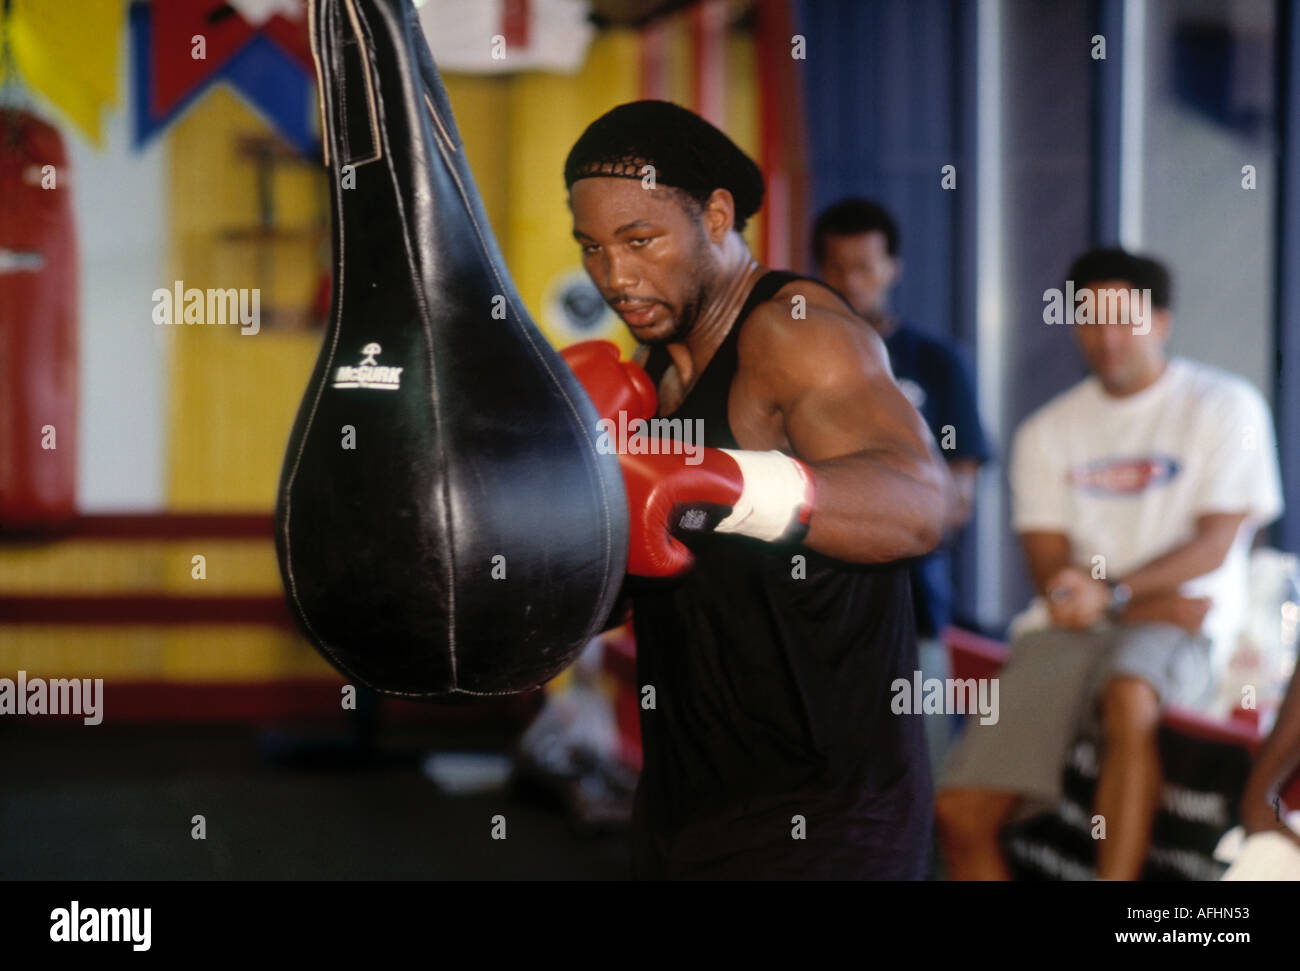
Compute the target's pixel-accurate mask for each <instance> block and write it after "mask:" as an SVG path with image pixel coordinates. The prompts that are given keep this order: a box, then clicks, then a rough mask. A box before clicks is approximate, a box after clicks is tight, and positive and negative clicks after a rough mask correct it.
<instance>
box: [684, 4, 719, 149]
mask: <svg viewBox="0 0 1300 971" xmlns="http://www.w3.org/2000/svg"><path fill="white" fill-rule="evenodd" d="M726 36H727V6H726V3H725V0H701V2H700V3H697V4H696V5H695V6H694V7H692V8H691V41H692V44H691V46H692V66H693V68H694V70H693V73H694V81H695V112H696V114H698V115H699V116H700V117H701V118H704V119H705V120H707V121H709V122H712V123H713V124H714V125H717V126H718V127H719V128H724V127H725V120H726V119H725V114H726V97H725V94H726V57H727V45H726Z"/></svg>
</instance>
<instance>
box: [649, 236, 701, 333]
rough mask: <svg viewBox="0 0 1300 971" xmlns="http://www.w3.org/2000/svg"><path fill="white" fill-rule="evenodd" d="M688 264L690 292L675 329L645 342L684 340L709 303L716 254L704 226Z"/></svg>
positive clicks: (683, 304) (678, 314)
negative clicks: (714, 254) (710, 246)
mask: <svg viewBox="0 0 1300 971" xmlns="http://www.w3.org/2000/svg"><path fill="white" fill-rule="evenodd" d="M697 228H698V227H697ZM689 266H690V290H689V292H690V294H691V295H690V296H689V297H687V298H686V300H685V301H683V303H682V306H681V310H680V311H678V313H677V316H676V317H675V318H674V320H673V329H672V330H671V331H669V332H668V333H667V334H665V335H664V336H663V337H655V338H652V339H650V340H645V341H643V342H642V343H645V344H648V345H650V346H651V347H659V346H661V345H664V344H680V343H682V342H683V341H684V340H686V338H687V337H688V336H689V335H690V333H691V331H693V330H694V329H695V325H696V324H697V323H698V322H699V319H700V312H701V311H702V310H703V309H704V307H706V306H708V302H709V297H710V295H711V294H712V293H713V283H714V277H715V276H716V273H714V272H712V267H713V254H712V253H711V252H710V251H709V240H708V237H707V236H705V235H704V231H703V229H700V230H699V232H698V233H697V234H696V237H695V246H694V252H692V254H691V259H690V262H689Z"/></svg>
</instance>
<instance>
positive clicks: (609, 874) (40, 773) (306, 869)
mask: <svg viewBox="0 0 1300 971" xmlns="http://www.w3.org/2000/svg"><path fill="white" fill-rule="evenodd" d="M512 741H513V738H512V737H509V736H505V735H497V736H494V735H493V733H492V732H491V731H490V730H484V729H474V730H473V733H472V734H470V735H467V733H466V731H465V729H464V727H463V726H461V727H458V728H457V729H456V731H455V735H454V736H451V735H450V734H449V733H448V730H447V729H445V728H443V729H440V728H437V727H431V726H394V727H393V728H392V729H391V731H385V733H384V737H383V740H382V743H381V744H380V746H379V748H378V754H377V756H376V757H373V758H362V757H360V756H359V755H358V753H357V752H356V751H355V750H349V749H348V748H346V746H344V747H342V748H340V747H339V746H337V745H335V744H334V742H335V739H333V738H332V737H331V736H330V735H329V733H328V732H327V731H324V730H320V729H316V728H313V726H310V725H303V726H292V727H291V730H288V731H282V732H278V733H271V732H268V731H265V730H257V729H254V728H251V727H247V726H232V725H219V726H210V727H209V726H178V727H168V728H167V730H166V731H159V729H158V727H157V726H117V727H110V726H98V727H96V728H94V729H93V730H87V729H86V728H85V727H81V726H68V727H67V728H64V727H62V726H51V725H44V726H30V725H28V726H15V725H12V724H8V725H5V726H3V729H2V730H0V762H3V763H4V765H5V770H4V784H3V788H2V789H0V879H10V880H13V879H17V880H32V879H52V880H190V879H196V880H213V879H216V880H278V879H315V880H365V879H371V880H378V879H383V880H394V879H397V880H402V879H420V880H430V879H432V880H439V879H447V880H525V879H546V880H557V879H558V880H563V879H615V880H617V879H625V878H627V877H628V876H630V870H629V855H628V844H627V838H626V835H625V834H623V833H620V832H608V831H607V832H603V833H592V834H586V833H583V832H581V831H579V829H578V828H577V827H576V825H574V824H572V823H571V822H569V820H568V818H567V816H566V815H565V814H564V813H563V812H562V811H561V809H560V808H559V806H558V805H551V804H548V803H547V801H546V800H544V799H541V798H539V795H538V794H537V793H535V792H526V791H524V790H522V789H521V788H520V787H518V786H505V787H502V788H500V789H498V790H496V791H491V792H480V793H477V794H473V795H447V794H445V793H443V792H442V791H440V790H439V788H438V787H437V786H436V785H435V784H434V783H433V782H432V781H430V780H429V779H428V778H426V777H425V775H424V774H423V773H422V771H421V768H420V766H421V763H422V761H423V759H424V757H425V756H426V755H428V754H430V753H431V752H434V751H438V750H443V751H446V750H455V751H465V750H478V751H495V752H505V751H507V750H508V749H509V747H510V744H511V742H512ZM286 753H288V754H292V755H293V756H294V757H295V759H296V766H295V767H286V766H285V765H284V764H282V763H283V758H284V756H285V755H286ZM277 762H280V763H281V764H277ZM497 814H500V815H502V816H504V817H505V819H506V826H507V829H506V835H507V838H506V839H504V840H500V839H492V838H491V828H492V817H493V816H495V815H497ZM195 815H202V816H203V817H204V818H205V821H206V839H194V838H193V837H192V835H191V831H192V829H193V827H194V824H193V823H192V822H191V820H192V817H194V816H195Z"/></svg>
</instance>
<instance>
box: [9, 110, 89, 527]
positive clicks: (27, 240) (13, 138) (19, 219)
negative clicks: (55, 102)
mask: <svg viewBox="0 0 1300 971" xmlns="http://www.w3.org/2000/svg"><path fill="white" fill-rule="evenodd" d="M76 502H77V246H76V235H75V228H74V224H73V215H72V199H71V196H70V195H69V182H68V156H67V152H66V150H65V148H64V144H63V139H62V137H61V136H60V135H59V133H58V131H57V130H56V129H55V128H53V127H52V126H51V125H48V124H46V123H45V122H43V121H41V120H40V119H39V118H36V117H35V116H33V115H31V114H28V113H27V112H25V111H17V110H11V109H0V530H5V531H10V530H15V529H19V530H30V529H37V528H40V527H43V526H50V525H54V524H56V523H58V522H60V521H62V520H65V519H68V518H70V517H71V516H72V515H73V514H74V513H75V511H76Z"/></svg>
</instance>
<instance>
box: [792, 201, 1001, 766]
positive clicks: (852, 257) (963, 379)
mask: <svg viewBox="0 0 1300 971" xmlns="http://www.w3.org/2000/svg"><path fill="white" fill-rule="evenodd" d="M899 253H900V247H899V233H898V225H897V223H895V221H894V218H893V217H892V216H891V215H890V214H889V212H888V211H887V210H886V209H885V208H884V207H882V206H880V205H878V204H877V203H874V202H870V201H868V200H866V199H843V200H841V201H839V202H837V203H835V204H834V205H832V206H831V207H829V208H828V209H826V210H825V211H823V212H822V214H821V215H820V216H818V217H817V221H816V222H815V223H814V224H813V255H814V257H815V258H816V261H817V271H818V275H819V276H820V277H821V278H822V279H823V280H824V281H825V282H826V283H828V284H829V285H830V286H832V287H834V288H835V289H836V290H838V291H839V292H840V294H842V295H843V296H844V298H845V299H846V300H847V301H848V302H849V304H850V305H851V306H852V307H853V309H854V310H855V311H856V312H857V314H858V316H860V317H861V318H862V319H863V320H865V321H866V322H867V323H868V324H870V325H871V326H872V327H874V328H875V329H876V332H877V333H879V334H880V336H881V337H882V338H883V339H884V341H885V346H886V348H888V350H889V361H890V365H891V366H892V367H893V370H894V377H895V379H896V380H897V382H898V385H899V387H900V388H902V390H903V393H904V394H905V395H906V396H907V398H908V399H909V400H910V401H911V402H912V405H913V406H914V407H915V408H916V410H917V411H919V412H920V413H921V417H923V418H924V419H925V423H926V424H927V425H928V426H929V427H930V431H931V433H932V434H933V435H934V439H935V441H936V442H938V444H939V448H940V449H941V451H942V452H943V455H944V456H945V458H947V460H948V470H949V472H951V473H952V478H953V482H954V483H955V484H956V487H957V496H958V501H957V503H956V505H955V507H954V509H953V511H952V515H951V517H950V519H949V521H948V524H947V531H946V537H945V543H944V544H943V545H941V546H940V547H939V548H938V549H937V550H935V551H934V552H933V553H931V554H929V555H928V556H924V557H922V558H920V559H918V560H915V561H913V563H912V597H913V599H914V601H915V603H916V629H917V635H918V637H919V638H920V639H921V666H922V668H924V669H927V672H926V673H927V674H934V675H936V676H940V677H942V676H944V675H945V674H946V668H947V664H946V656H945V654H944V651H943V648H942V646H941V645H940V644H939V643H938V636H939V633H940V631H942V630H943V628H944V627H945V626H947V625H948V624H949V623H951V621H952V600H953V592H952V562H951V552H950V544H951V540H952V538H953V537H954V536H955V535H956V533H957V532H958V531H959V530H960V529H961V528H962V527H963V526H964V525H966V523H967V522H968V521H969V520H970V517H971V512H972V507H973V505H974V497H975V481H976V476H977V473H978V471H979V467H980V465H981V464H982V463H984V462H987V461H988V460H989V459H990V458H991V457H992V456H991V452H990V449H989V446H988V443H987V441H986V440H985V437H984V431H983V428H982V427H981V425H980V420H979V413H978V411H977V408H976V402H975V386H974V382H973V381H972V379H971V374H970V369H969V368H968V367H967V365H966V363H965V361H964V360H963V359H962V358H961V356H960V355H959V354H958V352H957V349H956V347H955V346H953V345H951V344H948V343H945V342H943V341H940V340H938V339H936V338H934V337H930V336H928V335H926V334H924V333H922V332H921V331H919V330H917V329H915V328H914V327H911V326H909V325H908V324H905V323H903V322H902V321H901V320H899V319H898V318H897V317H896V316H894V314H892V313H891V312H890V309H889V291H890V290H891V289H892V288H893V287H894V285H895V284H896V283H897V282H898V279H899V276H900V275H901V273H902V266H903V265H902V260H901V258H900V256H899ZM927 721H929V720H928V719H927ZM931 734H932V735H933V734H934V733H933V732H932V733H931ZM945 738H946V733H941V735H940V738H939V739H937V740H936V739H933V738H932V754H934V755H935V756H936V757H937V755H938V754H939V753H938V751H936V749H937V748H939V747H941V746H942V743H943V740H944V739H945Z"/></svg>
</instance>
